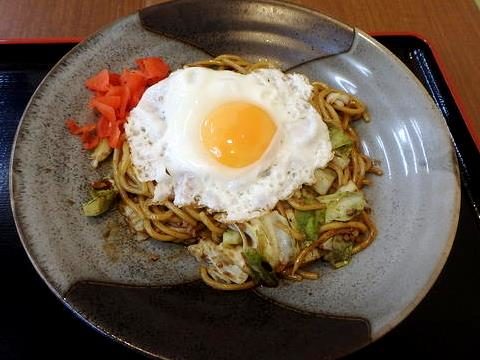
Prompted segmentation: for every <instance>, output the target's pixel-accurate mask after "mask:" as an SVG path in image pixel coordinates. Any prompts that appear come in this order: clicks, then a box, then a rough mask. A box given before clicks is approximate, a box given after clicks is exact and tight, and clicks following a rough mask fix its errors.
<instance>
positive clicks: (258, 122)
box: [201, 101, 277, 168]
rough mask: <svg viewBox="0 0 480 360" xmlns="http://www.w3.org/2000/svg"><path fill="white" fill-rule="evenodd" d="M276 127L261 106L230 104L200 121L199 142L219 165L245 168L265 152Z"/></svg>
mask: <svg viewBox="0 0 480 360" xmlns="http://www.w3.org/2000/svg"><path fill="white" fill-rule="evenodd" d="M276 131H277V126H276V125H275V122H274V121H273V120H272V119H271V117H270V116H269V115H268V114H267V113H266V112H265V111H264V110H263V109H261V108H260V107H258V106H256V105H253V104H249V103H245V102H240V101H237V102H230V103H226V104H223V105H221V106H219V107H217V108H216V109H214V110H213V111H212V112H211V113H210V114H208V116H207V117H206V118H205V119H204V120H203V122H202V126H201V140H202V143H203V145H204V146H205V147H206V149H207V150H208V151H209V152H210V154H211V155H212V156H213V157H214V158H215V159H216V160H217V161H219V162H220V163H221V164H223V165H226V166H229V167H234V168H241V167H244V166H248V165H250V164H252V163H254V162H255V161H257V160H258V159H260V158H261V157H262V155H263V153H264V152H265V151H266V150H267V148H268V146H269V145H270V142H271V141H272V138H273V136H274V135H275V132H276Z"/></svg>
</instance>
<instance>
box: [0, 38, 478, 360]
mask: <svg viewBox="0 0 480 360" xmlns="http://www.w3.org/2000/svg"><path fill="white" fill-rule="evenodd" d="M377 39H378V40H379V41H380V42H382V43H383V44H384V45H386V46H387V47H388V48H389V49H390V50H392V51H393V52H394V53H395V54H396V55H397V56H398V57H399V58H400V59H401V60H402V61H404V62H405V64H406V65H407V66H408V67H409V68H410V69H411V70H412V71H413V72H414V73H415V74H416V75H417V77H418V78H419V79H420V80H421V81H422V83H423V84H424V85H425V87H426V88H427V90H428V91H429V92H430V94H431V95H432V97H433V98H434V100H435V102H436V103H437V105H438V106H439V108H440V110H441V111H442V113H443V115H444V116H445V119H446V122H447V125H448V126H449V128H450V132H451V134H452V139H453V142H454V144H455V147H456V150H457V156H458V159H459V165H460V171H461V177H462V207H461V212H460V222H459V227H458V231H457V235H456V239H455V243H454V245H453V248H452V251H451V254H450V256H449V258H448V261H447V264H446V266H445V268H444V269H443V271H442V273H441V275H440V277H439V278H438V280H437V282H436V283H435V285H434V287H433V288H432V289H431V291H430V292H429V294H428V295H427V297H426V298H425V299H424V300H423V301H422V302H421V303H420V305H419V306H418V307H417V308H416V309H415V310H414V311H413V312H412V314H411V315H410V316H409V317H408V318H407V319H405V320H404V321H403V322H402V323H400V325H398V326H397V327H396V328H395V329H393V330H392V331H391V332H389V333H388V334H387V335H385V336H384V337H383V338H381V339H380V340H378V341H377V342H375V343H374V344H372V345H369V346H367V347H366V348H364V349H362V350H360V351H358V352H356V353H355V354H352V355H350V356H349V358H359V357H362V356H374V357H380V356H381V357H382V358H390V357H395V358H396V357H400V356H402V357H403V356H412V355H419V356H441V357H442V358H443V357H444V356H447V355H454V356H456V357H457V356H458V357H460V356H462V355H464V356H466V355H470V354H474V353H476V349H477V347H478V345H477V342H478V340H480V306H479V305H480V290H479V288H480V287H479V282H478V279H479V278H480V268H479V267H478V266H476V264H475V262H476V261H477V259H479V258H480V214H479V209H480V194H479V187H478V184H480V173H479V172H480V167H479V166H478V164H480V154H479V152H478V150H477V149H476V147H475V144H474V142H473V140H472V138H471V136H470V134H469V133H468V131H467V128H466V126H465V123H464V121H463V119H462V116H461V113H460V111H459V109H458V107H457V105H456V103H455V101H454V98H453V97H452V94H451V92H450V90H449V88H448V86H447V84H446V82H445V80H444V77H443V76H442V73H441V71H440V68H439V66H438V64H437V63H436V61H435V58H434V56H433V54H432V51H431V49H430V48H429V46H428V45H427V44H426V43H425V42H424V41H422V40H421V39H419V38H417V37H415V36H406V35H403V36H377ZM73 45H74V44H73V43H48V44H47V43H39V44H12V43H1V42H0V274H1V277H2V279H3V281H2V285H3V286H2V289H1V290H0V291H1V295H0V315H1V317H0V359H30V358H42V357H45V358H47V359H54V358H64V357H68V358H75V359H76V358H90V357H93V358H101V357H105V356H106V357H107V358H115V359H132V358H138V359H140V358H143V357H142V356H141V355H139V354H137V353H136V352H134V351H132V350H130V349H128V348H126V347H123V346H121V345H119V344H117V343H114V342H113V341H112V340H110V339H109V338H107V337H105V336H102V335H101V334H99V333H98V332H96V331H94V330H93V329H92V328H91V327H89V326H88V325H86V324H85V323H84V322H83V321H81V320H80V319H78V318H77V317H76V316H75V315H74V314H73V313H72V312H70V311H69V310H68V309H67V308H66V307H65V306H64V305H63V304H62V303H61V302H60V301H59V300H58V299H57V298H56V297H55V295H53V293H51V292H50V290H49V289H48V287H47V286H46V284H45V283H44V282H43V281H42V280H41V279H40V277H39V276H38V275H37V273H36V272H35V270H34V268H33V266H32V265H31V263H30V261H29V259H28V257H27V255H26V253H25V251H24V250H23V248H22V245H21V243H20V240H19V239H18V235H17V232H16V230H15V225H14V222H13V218H12V213H11V210H10V201H9V193H8V167H9V161H10V151H11V146H12V142H13V137H14V134H15V129H16V127H17V125H18V121H19V119H20V117H21V115H22V112H23V110H24V108H25V105H26V104H27V102H28V99H29V98H30V96H31V95H32V93H33V91H34V90H35V88H36V86H37V85H38V84H39V82H40V81H41V79H42V78H43V77H44V76H45V75H46V73H47V71H48V70H49V69H50V68H51V67H52V65H53V64H54V63H55V62H56V61H57V60H58V59H60V57H61V56H62V55H63V54H65V53H66V52H67V51H68V50H69V49H71V48H72V46H73ZM474 165H476V166H477V167H475V166H474ZM474 184H477V186H473V185H474ZM438 196H442V194H438ZM339 336H342V335H341V334H339ZM159 341H161V340H160V339H159Z"/></svg>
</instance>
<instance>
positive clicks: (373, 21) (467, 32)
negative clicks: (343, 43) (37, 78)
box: [0, 0, 480, 149]
mask: <svg viewBox="0 0 480 360" xmlns="http://www.w3.org/2000/svg"><path fill="white" fill-rule="evenodd" d="M205 1H206V0H205ZM159 2H162V0H0V39H9V38H39V37H85V36H87V35H89V34H91V33H92V32H94V31H96V30H97V29H98V28H100V27H102V26H104V25H106V24H108V23H109V22H111V21H113V20H114V19H116V18H118V17H121V16H124V15H127V14H130V13H132V12H134V11H136V10H137V9H140V8H142V7H145V6H148V5H153V4H156V3H159ZM294 2H296V3H298V4H302V5H305V6H307V7H310V8H313V9H316V10H318V11H320V12H323V13H325V14H327V15H330V16H332V17H334V18H336V19H338V20H340V21H343V22H345V23H347V24H351V25H354V26H356V27H358V28H360V29H363V30H365V31H367V32H370V33H379V32H381V33H383V32H408V33H412V32H413V33H416V34H418V35H419V36H421V37H423V38H425V39H426V40H427V41H428V42H429V43H430V45H431V46H432V47H433V48H434V49H435V50H437V52H438V55H439V57H440V60H441V62H442V63H443V64H444V68H445V70H446V72H447V77H448V80H450V86H451V87H453V90H454V92H456V93H457V94H458V95H459V96H458V98H459V99H460V102H463V103H464V105H465V106H464V110H465V114H464V115H465V116H466V117H467V118H468V119H467V122H468V124H467V125H468V126H469V129H470V132H471V133H472V134H473V136H474V137H475V138H476V139H477V146H479V149H480V106H479V105H478V101H479V100H480V66H479V61H480V10H479V8H478V5H477V4H478V3H479V2H480V1H477V2H476V1H474V0H455V1H451V0H342V1H338V0H322V1H320V0H295V1H294Z"/></svg>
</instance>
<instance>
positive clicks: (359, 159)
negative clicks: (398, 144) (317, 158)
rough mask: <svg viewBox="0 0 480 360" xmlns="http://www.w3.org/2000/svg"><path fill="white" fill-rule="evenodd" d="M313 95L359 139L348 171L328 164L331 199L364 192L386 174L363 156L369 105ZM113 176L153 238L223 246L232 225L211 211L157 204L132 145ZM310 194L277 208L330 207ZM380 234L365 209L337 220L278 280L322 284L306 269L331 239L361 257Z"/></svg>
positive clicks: (332, 93) (117, 155) (116, 160)
mask: <svg viewBox="0 0 480 360" xmlns="http://www.w3.org/2000/svg"><path fill="white" fill-rule="evenodd" d="M187 66H201V67H207V68H210V69H214V70H232V71H236V72H238V73H241V74H247V73H249V72H251V71H253V70H256V69H260V68H274V67H275V66H274V65H273V64H272V63H271V62H268V61H261V62H256V63H251V62H248V61H246V60H244V59H242V58H240V57H238V56H233V55H222V56H219V57H217V58H215V59H212V60H205V61H199V62H196V63H193V64H190V65H187ZM312 86H313V95H312V97H311V104H312V105H313V106H314V107H315V109H316V110H317V111H318V112H319V113H320V114H321V115H322V118H323V120H324V121H325V123H327V125H328V126H329V127H336V128H339V129H342V130H343V131H345V132H346V133H347V134H348V135H349V137H350V138H351V139H352V140H353V146H352V150H351V152H350V155H349V156H350V161H349V165H348V166H347V167H345V168H344V169H342V168H341V167H340V166H338V165H336V164H335V163H334V162H330V163H329V164H328V168H330V169H331V170H333V171H334V172H335V173H336V181H334V182H333V184H332V185H331V187H330V189H329V190H328V192H327V194H329V193H333V192H335V191H336V190H337V189H338V188H340V187H341V186H344V185H345V184H347V183H348V182H349V181H353V183H355V185H356V186H357V187H358V189H361V188H362V187H364V186H365V185H369V184H370V181H369V180H368V179H367V178H366V175H367V174H369V173H373V174H376V175H380V174H381V173H382V171H381V170H380V169H379V168H378V167H377V166H375V164H374V163H373V161H372V160H371V159H370V158H369V157H368V156H366V155H365V154H362V152H361V151H360V148H359V144H358V142H359V139H358V135H357V133H356V132H355V130H354V129H353V128H352V122H353V121H355V120H358V119H364V120H366V121H368V120H369V118H368V113H367V112H366V108H365V106H364V105H363V103H362V102H361V101H360V100H359V99H357V98H356V97H354V96H352V95H350V94H346V93H344V92H342V91H339V90H336V89H332V88H330V87H329V86H328V85H326V84H324V83H322V82H317V81H316V82H313V83H312ZM113 173H114V180H115V184H116V187H117V188H118V191H119V194H120V196H121V199H122V201H123V203H124V205H125V206H127V207H128V208H130V209H131V210H132V211H134V212H135V213H136V215H137V217H138V218H139V219H141V221H142V222H143V230H144V231H145V232H146V234H147V235H148V236H149V237H151V238H152V239H155V240H159V241H167V242H175V243H181V244H192V243H194V242H197V241H198V240H199V239H211V240H212V241H213V242H215V243H217V244H218V243H220V242H221V241H222V234H223V232H224V231H225V230H226V229H227V225H226V224H223V223H220V222H218V221H216V220H215V218H214V215H212V214H210V213H209V212H208V209H206V208H199V207H194V206H186V207H177V206H175V205H174V204H173V202H172V201H170V200H171V199H170V200H168V201H165V202H163V203H161V204H154V203H153V202H152V198H153V192H154V184H153V183H152V182H147V183H145V182H142V181H140V180H139V179H138V176H137V171H136V170H135V168H134V167H133V165H132V160H131V155H130V150H129V146H128V143H127V142H124V144H123V147H121V148H120V149H115V150H114V155H113ZM302 192H308V193H311V194H312V195H313V196H315V195H316V196H318V195H319V194H318V193H316V191H315V190H314V189H313V188H312V187H310V186H306V185H305V186H303V187H302V188H301V189H299V190H297V191H296V192H295V193H294V194H293V195H292V196H291V197H290V198H289V199H287V200H286V201H280V202H278V204H277V205H276V207H275V209H276V210H277V211H278V212H279V213H280V214H281V215H282V216H284V217H285V218H287V217H288V214H289V213H291V212H292V211H294V210H300V211H309V210H318V209H323V208H325V204H323V203H321V202H319V201H317V202H315V201H314V202H309V203H304V202H303V201H302V197H301V193H302ZM280 225H282V226H286V227H287V228H286V229H285V231H287V232H288V233H289V234H290V235H291V236H292V237H293V238H294V239H295V240H296V241H299V242H302V241H303V240H304V237H305V235H304V234H303V233H302V232H300V231H299V230H298V229H296V228H294V227H293V226H292V225H291V223H290V222H288V225H283V224H279V226H280ZM235 227H236V229H237V230H238V232H239V233H240V235H241V237H242V239H244V240H245V237H246V236H247V235H246V234H245V233H244V232H243V230H242V224H236V225H235ZM376 233H377V230H376V227H375V224H374V223H373V222H372V220H371V218H370V216H369V214H368V211H365V210H363V211H362V212H361V213H360V214H359V215H357V216H356V217H354V218H353V219H351V220H350V221H346V222H342V221H333V222H330V223H328V224H325V225H322V226H321V227H320V230H319V236H318V238H317V239H316V240H315V241H313V242H311V243H309V244H308V246H305V247H304V248H302V249H301V250H300V252H299V254H298V255H297V257H296V259H295V260H294V262H293V264H291V265H290V266H288V267H286V268H284V269H283V270H282V271H281V272H280V273H279V274H278V275H280V276H282V277H284V278H286V279H291V280H303V279H317V278H318V274H317V273H315V272H310V271H307V270H305V269H304V267H305V266H306V265H308V264H309V263H311V262H312V261H315V260H317V259H318V258H319V257H321V253H322V250H321V249H320V246H321V245H322V244H324V243H325V242H326V241H327V240H328V239H330V238H332V237H334V236H337V235H342V236H343V237H344V238H346V239H348V240H350V241H352V242H353V244H355V245H354V247H353V249H352V253H353V254H356V253H358V252H360V251H362V250H363V249H365V248H366V247H367V246H368V245H370V243H371V242H372V241H373V239H374V238H375V236H376ZM200 274H201V277H202V279H203V281H204V282H205V283H206V284H207V285H209V286H211V287H213V288H216V289H219V290H243V289H248V288H251V287H254V286H256V284H255V283H254V282H253V281H252V280H251V279H249V280H247V281H246V282H244V283H242V284H227V283H223V282H220V281H217V280H215V279H213V278H212V277H211V276H210V275H209V273H208V270H207V268H205V267H201V269H200Z"/></svg>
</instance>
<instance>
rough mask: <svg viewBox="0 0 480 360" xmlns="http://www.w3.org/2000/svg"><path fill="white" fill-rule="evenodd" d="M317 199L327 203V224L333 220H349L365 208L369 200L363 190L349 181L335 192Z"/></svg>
mask: <svg viewBox="0 0 480 360" xmlns="http://www.w3.org/2000/svg"><path fill="white" fill-rule="evenodd" d="M317 200H318V201H320V202H321V203H324V204H326V205H327V207H326V210H325V224H328V223H329V222H332V221H348V220H350V219H352V218H353V217H354V216H356V215H357V214H358V213H360V212H361V211H363V209H365V206H366V205H367V202H366V201H365V197H364V195H363V192H361V191H359V190H358V188H357V186H356V185H355V184H354V183H353V182H352V181H349V182H348V183H347V184H345V185H344V186H342V187H340V188H339V189H338V190H337V191H336V192H335V193H333V194H329V195H323V196H319V197H317Z"/></svg>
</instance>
